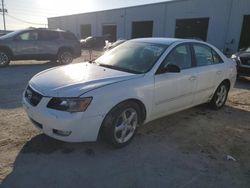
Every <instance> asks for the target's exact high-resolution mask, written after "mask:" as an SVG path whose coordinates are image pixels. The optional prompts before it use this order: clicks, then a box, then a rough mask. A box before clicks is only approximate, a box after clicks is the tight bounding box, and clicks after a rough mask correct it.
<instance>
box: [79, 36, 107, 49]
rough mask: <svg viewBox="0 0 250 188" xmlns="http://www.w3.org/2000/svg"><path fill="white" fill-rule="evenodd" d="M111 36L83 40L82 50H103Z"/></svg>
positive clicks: (90, 37)
mask: <svg viewBox="0 0 250 188" xmlns="http://www.w3.org/2000/svg"><path fill="white" fill-rule="evenodd" d="M108 38H109V36H89V37H87V38H86V39H81V40H80V43H81V48H82V49H86V50H98V49H103V47H104V46H105V41H106V40H108Z"/></svg>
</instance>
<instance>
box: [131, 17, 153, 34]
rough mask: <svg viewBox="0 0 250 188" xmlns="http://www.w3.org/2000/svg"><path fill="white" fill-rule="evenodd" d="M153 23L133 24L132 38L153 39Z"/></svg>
mask: <svg viewBox="0 0 250 188" xmlns="http://www.w3.org/2000/svg"><path fill="white" fill-rule="evenodd" d="M153 24H154V22H153V21H143V22H133V23H132V36H131V37H132V38H141V37H152V36H153Z"/></svg>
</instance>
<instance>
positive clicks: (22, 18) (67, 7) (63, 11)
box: [0, 0, 167, 30]
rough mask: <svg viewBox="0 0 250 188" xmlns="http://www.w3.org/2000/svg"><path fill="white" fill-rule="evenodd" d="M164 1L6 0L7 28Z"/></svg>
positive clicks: (40, 25)
mask: <svg viewBox="0 0 250 188" xmlns="http://www.w3.org/2000/svg"><path fill="white" fill-rule="evenodd" d="M164 1H167V0H4V6H5V8H6V9H7V10H8V13H7V14H6V29H7V30H17V29H23V28H27V27H30V26H33V27H46V26H47V18H48V17H54V16H61V15H70V14H77V13H84V12H92V11H98V10H106V9H114V8H120V7H127V6H135V5H143V4H149V3H157V2H164ZM0 4H1V3H0ZM3 28H4V26H3V18H2V15H0V30H1V29H3Z"/></svg>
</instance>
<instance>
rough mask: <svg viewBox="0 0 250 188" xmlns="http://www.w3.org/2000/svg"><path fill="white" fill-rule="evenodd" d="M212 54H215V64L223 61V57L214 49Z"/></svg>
mask: <svg viewBox="0 0 250 188" xmlns="http://www.w3.org/2000/svg"><path fill="white" fill-rule="evenodd" d="M212 54H213V60H214V63H215V64H218V63H223V60H222V59H221V57H220V56H219V55H218V54H217V53H216V52H215V51H214V50H212Z"/></svg>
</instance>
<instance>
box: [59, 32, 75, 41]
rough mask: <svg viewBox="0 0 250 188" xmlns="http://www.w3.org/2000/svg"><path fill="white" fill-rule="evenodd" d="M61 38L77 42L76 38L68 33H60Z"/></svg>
mask: <svg viewBox="0 0 250 188" xmlns="http://www.w3.org/2000/svg"><path fill="white" fill-rule="evenodd" d="M62 36H63V38H64V39H66V40H77V38H76V36H75V35H74V34H73V33H70V32H62Z"/></svg>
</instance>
